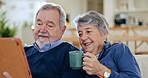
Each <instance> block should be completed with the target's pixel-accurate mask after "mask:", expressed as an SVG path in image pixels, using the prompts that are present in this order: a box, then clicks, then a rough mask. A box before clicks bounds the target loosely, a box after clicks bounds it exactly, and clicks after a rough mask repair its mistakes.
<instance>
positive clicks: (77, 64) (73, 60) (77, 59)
mask: <svg viewBox="0 0 148 78" xmlns="http://www.w3.org/2000/svg"><path fill="white" fill-rule="evenodd" d="M82 58H83V51H70V52H69V63H70V67H71V68H72V69H81V68H82V66H83V64H82V62H83V61H82Z"/></svg>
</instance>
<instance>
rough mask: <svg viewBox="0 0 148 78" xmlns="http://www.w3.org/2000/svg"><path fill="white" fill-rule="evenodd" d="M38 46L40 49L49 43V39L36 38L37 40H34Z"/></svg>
mask: <svg viewBox="0 0 148 78" xmlns="http://www.w3.org/2000/svg"><path fill="white" fill-rule="evenodd" d="M36 43H37V45H38V47H39V48H40V49H41V48H43V47H44V46H45V45H46V44H49V43H50V41H49V38H40V37H39V38H38V39H37V41H36Z"/></svg>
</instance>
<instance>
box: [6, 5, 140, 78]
mask: <svg viewBox="0 0 148 78" xmlns="http://www.w3.org/2000/svg"><path fill="white" fill-rule="evenodd" d="M65 22H66V14H65V11H64V10H63V8H62V7H61V6H60V5H58V4H54V3H47V4H45V5H43V6H42V7H41V8H40V9H39V10H38V12H37V13H36V17H35V29H34V39H35V42H34V43H33V45H32V46H26V47H24V49H25V53H26V56H27V60H28V63H29V67H30V70H31V73H32V78H141V73H140V69H139V66H138V63H137V62H136V60H135V58H134V56H133V55H132V53H131V51H130V49H129V48H128V47H127V46H126V45H125V44H123V43H116V44H111V43H110V42H109V41H108V39H107V38H108V34H109V30H108V26H109V24H108V22H107V21H106V19H105V18H104V17H103V15H101V14H100V13H98V12H96V11H88V12H86V13H84V14H81V15H79V16H77V17H76V18H75V25H76V29H77V33H78V35H79V42H80V45H81V47H82V50H83V51H84V58H83V68H82V69H80V70H73V69H71V68H70V66H69V62H68V61H69V57H68V54H69V51H73V50H79V49H78V48H76V47H75V46H73V45H71V44H70V43H68V42H63V41H62V40H61V38H62V35H63V33H64V32H65V29H66V26H65ZM3 75H4V77H5V78H13V75H11V72H7V71H6V72H3Z"/></svg>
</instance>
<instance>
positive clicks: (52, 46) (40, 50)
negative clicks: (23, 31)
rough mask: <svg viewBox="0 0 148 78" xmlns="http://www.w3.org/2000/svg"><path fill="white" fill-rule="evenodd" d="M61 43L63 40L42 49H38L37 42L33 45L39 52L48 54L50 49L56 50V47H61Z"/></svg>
mask: <svg viewBox="0 0 148 78" xmlns="http://www.w3.org/2000/svg"><path fill="white" fill-rule="evenodd" d="M61 43H62V40H61V39H60V40H58V41H55V42H52V43H49V44H46V45H45V46H44V47H42V48H38V46H37V43H36V42H34V43H33V46H34V48H35V49H37V50H38V51H39V52H47V51H48V50H50V49H52V48H54V47H56V46H58V45H60V44H61Z"/></svg>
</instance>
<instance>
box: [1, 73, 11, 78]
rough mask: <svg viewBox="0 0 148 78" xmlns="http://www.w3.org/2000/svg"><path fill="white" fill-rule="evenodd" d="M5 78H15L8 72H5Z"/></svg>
mask: <svg viewBox="0 0 148 78" xmlns="http://www.w3.org/2000/svg"><path fill="white" fill-rule="evenodd" d="M3 76H4V77H5V78H13V77H12V76H11V75H10V74H9V73H8V72H3Z"/></svg>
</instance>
